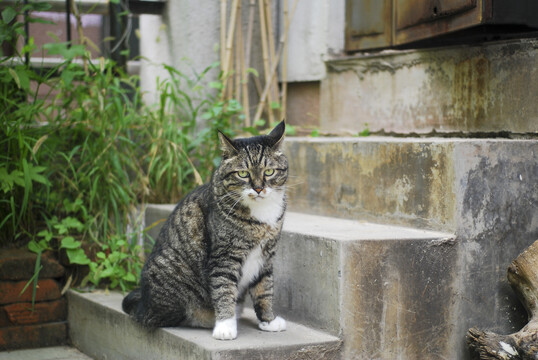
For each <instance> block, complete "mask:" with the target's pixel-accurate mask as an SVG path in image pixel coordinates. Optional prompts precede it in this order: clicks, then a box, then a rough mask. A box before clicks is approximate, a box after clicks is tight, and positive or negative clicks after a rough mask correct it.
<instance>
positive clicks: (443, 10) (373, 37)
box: [346, 0, 538, 51]
mask: <svg viewBox="0 0 538 360" xmlns="http://www.w3.org/2000/svg"><path fill="white" fill-rule="evenodd" d="M537 13H538V1H536V0H520V1H518V2H517V3H516V4H514V3H512V2H507V1H494V0H382V1H379V0H378V1H376V0H346V50H347V51H357V50H367V49H374V48H389V47H392V46H399V45H405V44H409V43H412V42H414V41H419V40H425V39H430V38H434V37H436V36H439V35H446V34H449V33H453V32H456V31H459V30H466V31H468V30H470V29H480V27H481V26H485V25H488V26H490V25H493V26H500V25H509V26H523V27H529V28H533V27H534V28H538V17H537V16H535V14H537ZM471 31H472V30H471Z"/></svg>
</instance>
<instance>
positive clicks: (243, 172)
mask: <svg viewBox="0 0 538 360" xmlns="http://www.w3.org/2000/svg"><path fill="white" fill-rule="evenodd" d="M237 175H239V177H241V178H246V177H248V171H246V170H241V171H238V172H237Z"/></svg>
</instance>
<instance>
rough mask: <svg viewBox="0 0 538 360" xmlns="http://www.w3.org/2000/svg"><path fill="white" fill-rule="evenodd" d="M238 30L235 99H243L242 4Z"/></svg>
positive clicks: (236, 34)
mask: <svg viewBox="0 0 538 360" xmlns="http://www.w3.org/2000/svg"><path fill="white" fill-rule="evenodd" d="M236 25H237V29H236V30H235V60H234V61H235V73H234V75H235V86H234V92H235V98H236V99H237V100H239V99H241V48H242V47H243V40H242V39H241V38H240V33H241V28H242V27H243V23H242V21H241V3H239V9H238V14H237V24H236Z"/></svg>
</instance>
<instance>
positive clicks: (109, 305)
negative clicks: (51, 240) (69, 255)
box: [68, 291, 341, 360]
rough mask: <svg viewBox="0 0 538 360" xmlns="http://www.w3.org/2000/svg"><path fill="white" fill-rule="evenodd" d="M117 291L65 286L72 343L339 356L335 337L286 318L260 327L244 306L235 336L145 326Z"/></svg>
mask: <svg viewBox="0 0 538 360" xmlns="http://www.w3.org/2000/svg"><path fill="white" fill-rule="evenodd" d="M122 298H123V296H122V295H121V294H120V293H115V292H110V293H109V294H104V293H87V294H81V293H76V292H73V291H69V292H68V304H69V305H68V306H69V334H70V339H71V341H72V342H73V344H74V345H75V346H76V347H77V348H79V349H81V350H82V351H83V352H84V353H86V354H88V355H89V356H91V357H93V358H96V359H105V358H106V359H115V360H137V359H143V360H151V359H155V360H167V359H170V360H172V359H177V358H178V356H179V357H180V358H181V359H184V360H189V359H193V360H194V359H196V360H199V359H219V360H221V359H230V360H232V359H234V360H235V359H237V360H241V359H245V360H256V359H259V360H261V359H268V360H271V359H274V360H277V359H278V360H280V359H282V360H288V359H289V360H291V359H293V360H295V359H298V360H302V359H304V360H307V359H316V358H319V359H321V358H323V359H329V360H331V359H340V346H341V342H340V340H339V339H338V338H336V337H334V336H331V335H328V334H325V333H322V332H320V331H316V330H312V329H309V328H307V327H305V326H301V325H298V324H294V323H292V322H288V323H287V330H286V331H284V332H279V333H269V332H264V331H260V330H258V328H257V321H256V319H255V315H254V311H253V310H251V309H245V312H244V314H243V317H242V319H241V320H240V321H239V324H238V337H237V339H235V340H232V341H220V340H215V339H213V338H212V336H211V330H210V329H193V328H160V329H153V330H148V329H145V328H143V327H142V326H140V325H139V324H138V323H136V322H135V321H134V320H132V319H131V318H129V316H128V315H127V314H125V313H124V312H123V311H122V310H121V301H122Z"/></svg>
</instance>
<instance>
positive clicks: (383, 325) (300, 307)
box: [274, 213, 458, 359]
mask: <svg viewBox="0 0 538 360" xmlns="http://www.w3.org/2000/svg"><path fill="white" fill-rule="evenodd" d="M457 245H458V244H457V241H456V239H455V237H454V236H453V235H450V234H446V233H439V232H433V231H422V230H416V229H411V228H404V227H396V226H387V225H379V224H370V223H365V222H358V221H351V220H343V219H335V218H327V217H321V216H313V215H306V214H299V213H288V214H287V215H286V220H285V224H284V230H283V234H282V239H281V243H280V244H279V249H278V253H277V256H276V259H275V266H274V268H275V300H276V304H275V308H276V310H277V312H278V313H281V314H283V315H284V316H286V317H288V318H290V319H292V320H294V321H298V322H301V323H305V324H307V325H309V326H313V327H317V328H322V329H324V330H326V331H330V332H331V333H333V334H335V335H339V336H341V337H342V338H343V340H344V347H343V351H344V352H343V354H344V355H343V358H346V359H397V358H401V359H430V358H432V359H433V358H443V357H445V358H450V354H452V353H453V351H454V343H453V342H452V336H454V323H453V319H452V317H451V315H452V314H453V311H454V304H455V302H456V299H457V289H456V288H454V286H453V283H454V281H455V279H456V278H457V275H458V273H457V265H458V246H457ZM425 344H430V345H428V346H425Z"/></svg>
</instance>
